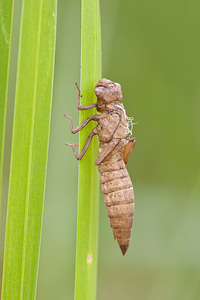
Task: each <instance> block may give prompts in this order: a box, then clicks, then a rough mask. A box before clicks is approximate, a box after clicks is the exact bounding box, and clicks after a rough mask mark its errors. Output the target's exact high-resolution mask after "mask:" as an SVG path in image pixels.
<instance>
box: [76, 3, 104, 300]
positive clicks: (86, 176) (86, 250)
mask: <svg viewBox="0 0 200 300" xmlns="http://www.w3.org/2000/svg"><path fill="white" fill-rule="evenodd" d="M100 78H101V30H100V8H99V1H98V0H82V43H81V94H82V98H81V105H88V104H91V103H94V102H96V97H95V94H94V87H95V85H96V83H97V81H98V80H99V79H100ZM92 114H95V110H92V111H82V112H81V113H80V122H82V121H83V120H84V119H86V118H87V117H88V116H90V115H92ZM94 125H95V123H92V124H88V125H87V126H86V127H85V128H84V129H83V130H82V131H81V132H80V150H81V149H82V147H83V145H84V143H85V141H86V139H87V137H88V135H89V133H90V132H91V130H92V128H93V127H94ZM97 154H98V139H97V137H94V138H93V141H92V143H91V145H90V147H89V148H88V150H87V152H86V154H85V156H84V157H83V159H82V160H81V161H80V163H79V196H78V200H79V202H78V229H77V253H76V278H75V299H76V300H86V299H87V300H90V299H95V298H96V273H97V243H98V210H99V175H98V170H97V167H95V165H94V162H95V159H96V157H97Z"/></svg>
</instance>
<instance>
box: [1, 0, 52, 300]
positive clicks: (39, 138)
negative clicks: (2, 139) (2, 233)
mask: <svg viewBox="0 0 200 300" xmlns="http://www.w3.org/2000/svg"><path fill="white" fill-rule="evenodd" d="M56 5H57V2H56V0H49V1H45V0H34V1H32V0H24V1H23V6H22V20H21V32H20V47H19V60H18V71H17V87H16V99H15V112H14V125H13V140H12V153H11V169H10V182H9V196H8V208H7V222H6V237H5V250H4V265H3V285H2V298H1V299H2V300H8V299H12V300H22V299H24V300H30V299H35V295H36V285H37V273H38V262H39V251H40V239H41V228H42V216H43V203H44V190H45V181H46V166H47V153H48V141H49V127H50V115H51V98H52V86H53V70H54V53H55V35H56V34H55V33H56Z"/></svg>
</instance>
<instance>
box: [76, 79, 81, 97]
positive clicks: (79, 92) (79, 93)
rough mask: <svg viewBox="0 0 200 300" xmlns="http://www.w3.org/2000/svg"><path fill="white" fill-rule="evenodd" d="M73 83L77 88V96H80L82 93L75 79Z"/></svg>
mask: <svg viewBox="0 0 200 300" xmlns="http://www.w3.org/2000/svg"><path fill="white" fill-rule="evenodd" d="M75 85H76V87H77V90H78V96H80V97H82V95H81V91H80V89H79V87H78V83H77V81H75Z"/></svg>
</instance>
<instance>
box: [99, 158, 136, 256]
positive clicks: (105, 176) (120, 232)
mask: <svg viewBox="0 0 200 300" xmlns="http://www.w3.org/2000/svg"><path fill="white" fill-rule="evenodd" d="M98 169H99V173H100V182H101V188H102V192H103V194H104V201H105V204H106V206H107V213H108V217H109V218H110V226H111V227H112V228H113V235H114V238H115V239H117V242H118V244H119V246H120V248H121V251H122V253H123V255H124V254H125V253H126V251H127V249H128V246H129V243H130V237H131V230H132V225H133V216H134V192H133V185H132V182H131V179H130V176H129V174H128V171H127V170H126V167H125V163H124V161H123V155H122V153H121V152H119V153H116V154H114V155H113V156H112V157H110V158H109V159H108V160H106V161H104V162H102V163H101V164H99V165H98Z"/></svg>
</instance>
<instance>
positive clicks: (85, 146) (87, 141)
mask: <svg viewBox="0 0 200 300" xmlns="http://www.w3.org/2000/svg"><path fill="white" fill-rule="evenodd" d="M96 134H98V132H97V130H96V127H95V128H93V129H92V132H91V133H90V134H89V136H88V138H87V140H86V142H85V145H84V146H83V149H82V150H81V152H80V153H79V154H77V152H76V149H75V144H69V143H65V145H68V146H70V147H72V150H73V152H74V156H75V157H76V159H77V160H81V158H82V157H83V155H84V154H85V152H86V151H87V149H88V147H89V145H90V143H91V140H92V138H93V136H94V135H96Z"/></svg>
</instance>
